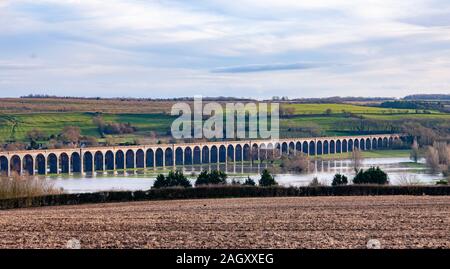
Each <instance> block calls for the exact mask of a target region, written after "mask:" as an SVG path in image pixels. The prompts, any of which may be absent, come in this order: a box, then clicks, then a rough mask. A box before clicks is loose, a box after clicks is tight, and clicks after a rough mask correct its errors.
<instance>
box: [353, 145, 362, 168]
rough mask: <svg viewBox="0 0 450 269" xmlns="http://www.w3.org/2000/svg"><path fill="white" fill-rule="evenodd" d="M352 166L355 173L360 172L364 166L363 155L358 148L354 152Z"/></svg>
mask: <svg viewBox="0 0 450 269" xmlns="http://www.w3.org/2000/svg"><path fill="white" fill-rule="evenodd" d="M351 160H352V166H353V169H354V170H355V171H359V169H360V168H361V165H362V154H361V151H360V150H359V149H357V148H355V149H353V151H352V159H351Z"/></svg>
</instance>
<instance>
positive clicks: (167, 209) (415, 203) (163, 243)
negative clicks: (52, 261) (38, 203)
mask: <svg viewBox="0 0 450 269" xmlns="http://www.w3.org/2000/svg"><path fill="white" fill-rule="evenodd" d="M72 238H75V239H78V240H80V244H81V248H365V247H366V244H367V241H368V240H370V239H376V240H379V241H380V243H381V247H382V248H450V197H449V196H437V197H427V196H375V197H369V196H358V197H295V198H294V197H292V198H291V197H289V198H238V199H208V200H173V201H146V202H128V203H111V204H93V205H80V206H57V207H42V208H29V209H17V210H6V211H0V247H2V248H65V247H67V241H68V240H70V239H72Z"/></svg>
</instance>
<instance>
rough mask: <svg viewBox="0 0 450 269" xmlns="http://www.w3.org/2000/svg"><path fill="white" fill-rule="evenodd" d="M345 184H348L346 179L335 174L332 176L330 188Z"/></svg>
mask: <svg viewBox="0 0 450 269" xmlns="http://www.w3.org/2000/svg"><path fill="white" fill-rule="evenodd" d="M347 183H348V179H347V177H346V176H344V175H341V174H336V175H334V178H333V182H332V183H331V186H340V185H347Z"/></svg>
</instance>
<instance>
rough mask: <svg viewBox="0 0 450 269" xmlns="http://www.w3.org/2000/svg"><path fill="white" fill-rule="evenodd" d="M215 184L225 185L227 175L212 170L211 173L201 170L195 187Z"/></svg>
mask: <svg viewBox="0 0 450 269" xmlns="http://www.w3.org/2000/svg"><path fill="white" fill-rule="evenodd" d="M217 184H227V174H225V173H224V172H222V171H218V170H213V171H211V172H208V171H206V170H203V171H202V172H201V173H200V174H199V175H198V177H197V180H196V181H195V186H200V185H217Z"/></svg>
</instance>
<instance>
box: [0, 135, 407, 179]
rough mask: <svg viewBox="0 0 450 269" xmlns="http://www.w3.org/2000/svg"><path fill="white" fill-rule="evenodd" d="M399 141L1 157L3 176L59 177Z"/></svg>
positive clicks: (370, 146)
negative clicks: (65, 174)
mask: <svg viewBox="0 0 450 269" xmlns="http://www.w3.org/2000/svg"><path fill="white" fill-rule="evenodd" d="M396 139H398V137H378V138H360V139H358V138H355V139H330V140H327V139H325V140H311V141H284V142H260V143H242V144H240V143H235V144H225V145H223V144H222V145H220V144H217V145H215V144H214V145H203V146H201V145H199V146H176V145H173V146H171V147H165V148H163V147H160V148H149V149H145V148H143V149H128V150H122V149H118V150H99V151H90V150H89V149H86V150H84V151H81V150H80V151H79V152H78V151H74V152H62V153H58V154H57V153H50V154H43V153H41V154H39V153H38V154H32V153H30V154H24V155H23V156H21V155H19V154H16V155H12V156H10V157H8V156H5V155H0V172H1V173H2V174H8V175H10V174H11V173H17V174H21V175H22V174H27V175H35V174H40V175H44V174H48V173H50V174H57V173H80V172H95V171H106V170H122V169H140V168H156V167H165V166H174V165H195V164H204V163H224V162H241V161H252V160H253V161H254V160H265V159H270V158H274V157H279V156H281V155H288V154H298V153H303V154H309V155H323V154H334V153H343V152H350V151H353V150H354V149H355V148H358V149H361V150H372V149H383V148H389V147H390V145H392V143H393V142H394V140H396Z"/></svg>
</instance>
